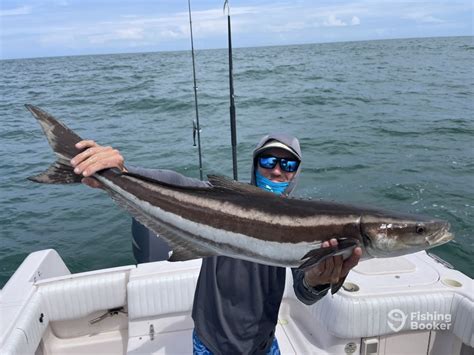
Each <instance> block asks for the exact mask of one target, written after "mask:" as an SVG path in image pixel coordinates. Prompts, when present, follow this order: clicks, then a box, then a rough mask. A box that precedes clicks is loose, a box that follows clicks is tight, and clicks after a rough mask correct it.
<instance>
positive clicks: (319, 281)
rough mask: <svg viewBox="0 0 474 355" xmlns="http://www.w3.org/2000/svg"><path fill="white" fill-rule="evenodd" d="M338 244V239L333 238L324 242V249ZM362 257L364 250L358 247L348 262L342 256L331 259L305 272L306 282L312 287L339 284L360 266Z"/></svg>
mask: <svg viewBox="0 0 474 355" xmlns="http://www.w3.org/2000/svg"><path fill="white" fill-rule="evenodd" d="M337 244H338V242H337V239H334V238H333V239H331V240H329V241H325V242H323V244H322V248H328V247H330V246H332V247H335V246H337ZM361 255H362V249H361V248H359V247H357V248H354V251H353V252H352V255H351V256H350V257H349V258H348V259H347V260H343V257H342V255H336V256H333V257H329V258H327V259H325V260H323V261H322V262H321V263H318V264H315V265H314V266H313V267H311V268H309V269H307V270H306V271H305V275H304V279H305V282H306V283H307V284H308V285H309V286H311V287H317V286H321V285H327V284H331V285H334V284H337V283H338V282H339V281H340V280H343V279H344V278H345V277H346V276H347V274H348V273H349V271H350V270H351V269H352V268H353V267H354V266H356V265H357V264H358V262H359V259H360V257H361Z"/></svg>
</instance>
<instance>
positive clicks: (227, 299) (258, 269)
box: [71, 134, 362, 354]
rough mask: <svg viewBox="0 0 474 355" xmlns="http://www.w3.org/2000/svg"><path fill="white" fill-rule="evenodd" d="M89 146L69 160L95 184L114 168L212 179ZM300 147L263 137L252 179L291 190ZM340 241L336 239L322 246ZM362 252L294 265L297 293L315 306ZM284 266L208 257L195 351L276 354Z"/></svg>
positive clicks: (189, 182)
mask: <svg viewBox="0 0 474 355" xmlns="http://www.w3.org/2000/svg"><path fill="white" fill-rule="evenodd" d="M77 148H80V149H84V148H87V149H86V150H85V151H84V152H82V153H80V154H79V155H77V156H76V157H74V158H73V159H72V160H71V163H72V164H73V166H75V170H74V171H75V172H76V173H77V174H82V175H83V176H85V177H86V179H84V183H86V184H88V185H90V186H92V187H98V183H97V181H95V180H91V179H90V178H87V177H88V176H90V175H92V174H93V173H95V172H96V171H98V170H101V169H104V168H111V167H116V168H119V169H121V170H122V171H130V172H133V173H138V174H140V175H145V176H150V177H153V178H154V179H157V180H160V181H163V182H167V183H172V184H175V185H181V186H209V184H210V183H209V182H202V181H199V180H196V179H190V178H186V177H184V176H182V175H180V174H178V173H176V172H172V171H167V170H149V169H140V168H133V167H129V168H128V170H127V169H126V168H125V165H124V160H123V157H122V156H121V155H120V153H119V152H118V151H116V150H114V149H112V148H110V147H101V146H99V145H97V144H96V143H95V142H93V141H83V142H79V143H78V144H77ZM301 159H302V155H301V149H300V145H299V142H298V140H297V139H296V138H294V137H291V136H288V135H285V134H272V135H267V136H265V137H263V138H262V139H261V140H260V142H259V143H258V145H257V147H256V148H255V150H254V153H253V164H252V174H251V183H252V184H253V185H256V186H258V187H260V188H262V189H265V190H268V191H271V192H273V193H276V194H279V195H282V198H284V197H285V196H287V195H289V194H290V193H291V192H292V191H293V190H294V188H295V186H296V183H297V181H298V177H299V174H300V171H301ZM329 245H333V246H334V245H337V240H335V239H332V240H330V241H329V242H324V243H323V247H328V246H329ZM361 254H362V251H361V249H360V248H355V249H354V251H353V254H352V256H351V257H350V258H349V259H347V260H345V261H343V260H342V257H341V256H337V257H332V258H329V259H327V260H326V261H324V262H323V263H321V264H319V265H316V266H314V267H312V268H311V269H309V270H307V271H302V270H297V269H293V270H292V272H293V287H294V290H295V293H296V296H297V297H298V299H299V300H300V301H301V302H303V303H305V304H312V303H315V302H316V301H318V300H319V299H321V298H322V297H323V296H324V295H325V294H326V293H327V291H328V289H329V286H330V284H331V283H333V284H334V283H337V282H338V281H339V280H340V279H341V278H343V277H345V276H346V275H347V274H348V273H349V271H350V269H351V268H353V267H354V266H355V265H356V264H357V263H358V261H359V258H360V256H361ZM285 275H286V270H285V269H284V268H282V267H275V266H268V265H261V264H256V263H252V262H249V261H245V260H238V259H233V258H230V257H226V256H214V257H208V258H205V259H203V262H202V266H201V272H200V275H199V279H198V283H197V287H196V292H195V297H194V305H193V319H194V324H195V330H194V333H193V346H194V353H195V354H212V353H215V354H279V349H278V343H277V340H276V338H275V327H276V323H277V320H278V311H279V308H280V303H281V300H282V296H283V291H284V287H285Z"/></svg>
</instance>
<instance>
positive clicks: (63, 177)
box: [25, 104, 82, 184]
mask: <svg viewBox="0 0 474 355" xmlns="http://www.w3.org/2000/svg"><path fill="white" fill-rule="evenodd" d="M25 107H26V108H27V109H28V111H30V112H31V114H32V115H33V116H34V117H35V118H36V119H37V120H38V123H39V124H40V125H41V128H42V129H43V132H44V134H45V136H46V139H47V140H48V142H49V145H50V146H51V148H52V149H53V151H54V152H55V153H56V155H57V160H56V161H55V162H54V163H53V164H51V166H50V167H49V168H48V169H46V170H45V171H43V172H42V173H40V174H38V175H34V176H30V177H28V180H31V181H34V182H39V183H43V184H71V183H77V182H80V181H81V179H82V177H81V176H80V175H77V174H75V173H74V168H73V166H72V165H71V163H70V160H71V159H72V157H74V156H76V155H77V154H78V153H80V152H81V150H79V149H77V148H76V147H75V144H76V143H77V142H79V141H81V140H82V138H81V137H79V136H78V135H77V134H76V133H74V132H73V131H72V130H71V129H69V128H68V127H67V126H66V125H65V124H64V123H62V122H60V121H59V120H57V119H56V118H54V117H53V116H51V115H50V114H49V113H47V112H45V111H43V110H42V109H40V108H39V107H36V106H33V105H29V104H26V105H25Z"/></svg>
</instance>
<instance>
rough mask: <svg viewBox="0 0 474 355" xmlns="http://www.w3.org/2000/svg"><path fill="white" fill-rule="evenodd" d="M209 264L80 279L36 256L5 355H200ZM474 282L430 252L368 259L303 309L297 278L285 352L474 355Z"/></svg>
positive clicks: (7, 310) (8, 317)
mask: <svg viewBox="0 0 474 355" xmlns="http://www.w3.org/2000/svg"><path fill="white" fill-rule="evenodd" d="M200 264H201V260H190V261H185V262H174V263H171V262H166V261H159V262H151V263H143V264H138V265H128V266H121V267H115V268H108V269H102V270H95V271H88V272H82V273H76V274H71V273H70V271H69V269H68V268H67V266H66V265H65V263H64V261H63V260H62V259H61V257H60V256H59V254H58V253H57V252H56V251H55V250H53V249H48V250H42V251H37V252H34V253H31V254H30V255H28V256H27V258H26V259H25V260H24V261H23V263H22V264H21V265H20V267H19V268H18V269H17V270H16V272H15V273H14V274H13V276H12V277H11V278H10V279H9V281H8V282H7V283H6V285H5V286H4V287H3V289H2V290H1V291H0V315H1V317H0V319H1V323H0V329H1V330H0V354H38V355H40V354H44V355H49V354H191V353H192V340H191V339H192V338H191V334H192V330H193V321H192V318H191V308H192V304H193V297H194V289H195V285H196V282H197V278H198V274H199V269H200ZM473 291H474V288H473V280H472V279H471V278H469V277H468V276H466V275H464V274H462V273H461V272H459V271H457V270H454V269H453V268H452V267H451V266H450V265H449V264H447V263H446V262H444V261H443V260H441V259H440V258H438V257H435V256H434V255H430V254H427V253H426V252H425V251H422V252H418V253H415V254H409V255H405V256H401V257H395V258H385V259H370V260H366V261H362V262H360V263H359V265H358V266H357V267H355V268H354V269H353V270H352V271H351V272H350V273H349V275H348V277H347V279H346V282H345V283H344V286H343V288H341V290H340V291H339V292H337V293H336V294H334V295H331V294H328V295H326V296H325V297H323V298H322V299H321V300H320V301H319V302H317V303H316V304H314V305H311V306H307V305H304V304H303V303H301V302H299V301H298V300H297V298H296V296H295V294H294V292H293V288H292V277H291V271H290V270H288V271H287V278H286V287H285V292H284V296H283V301H282V304H281V307H280V313H279V318H278V324H277V327H276V336H277V339H278V342H279V345H280V349H281V353H282V354H362V355H369V354H378V355H389V354H430V355H447V354H472V353H473V347H474V335H473V333H474V332H473V314H474V304H473V294H474V292H473Z"/></svg>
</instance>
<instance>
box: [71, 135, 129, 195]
mask: <svg viewBox="0 0 474 355" xmlns="http://www.w3.org/2000/svg"><path fill="white" fill-rule="evenodd" d="M76 148H78V149H82V150H83V151H82V152H81V153H79V154H78V155H76V156H75V157H74V158H72V159H71V164H72V166H73V167H74V172H75V173H76V174H78V175H81V174H82V176H84V179H82V182H83V183H84V184H86V185H88V186H90V187H100V186H101V185H100V183H99V182H98V181H97V180H95V179H93V178H90V176H91V175H93V174H95V173H96V172H98V171H100V170H103V169H108V168H117V169H119V170H120V171H122V172H126V171H127V169H126V168H125V165H124V158H123V156H122V154H121V153H120V152H119V151H118V150H117V149H114V148H112V147H104V146H101V145H99V144H97V143H96V142H95V141H93V140H83V141H80V142H78V143H77V144H76Z"/></svg>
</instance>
